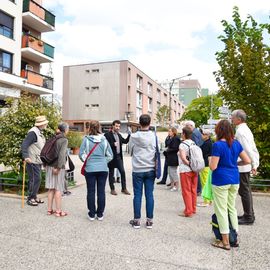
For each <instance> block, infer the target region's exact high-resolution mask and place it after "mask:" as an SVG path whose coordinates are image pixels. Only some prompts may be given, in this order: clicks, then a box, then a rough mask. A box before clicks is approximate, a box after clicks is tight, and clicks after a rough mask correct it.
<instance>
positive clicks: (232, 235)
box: [210, 214, 239, 247]
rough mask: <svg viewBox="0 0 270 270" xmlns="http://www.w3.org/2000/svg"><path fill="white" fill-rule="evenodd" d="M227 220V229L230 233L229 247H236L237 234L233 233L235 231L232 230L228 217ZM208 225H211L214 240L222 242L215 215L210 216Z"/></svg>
mask: <svg viewBox="0 0 270 270" xmlns="http://www.w3.org/2000/svg"><path fill="white" fill-rule="evenodd" d="M228 219H229V229H230V233H229V241H230V246H231V247H238V246H239V244H238V241H237V237H238V235H237V232H236V231H235V229H233V227H232V223H231V221H230V217H229V216H228ZM210 224H212V231H213V233H214V234H215V237H216V239H218V240H222V236H221V233H220V231H219V226H218V221H217V216H216V214H213V215H212V222H210Z"/></svg>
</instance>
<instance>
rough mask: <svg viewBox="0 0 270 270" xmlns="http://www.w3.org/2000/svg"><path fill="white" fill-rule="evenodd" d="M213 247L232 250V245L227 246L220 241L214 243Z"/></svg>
mask: <svg viewBox="0 0 270 270" xmlns="http://www.w3.org/2000/svg"><path fill="white" fill-rule="evenodd" d="M212 246H213V247H216V248H222V249H224V250H230V249H231V246H230V244H227V245H225V244H224V243H223V242H222V241H220V240H216V241H215V242H213V243H212Z"/></svg>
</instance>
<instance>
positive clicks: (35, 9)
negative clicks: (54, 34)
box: [23, 0, 55, 27]
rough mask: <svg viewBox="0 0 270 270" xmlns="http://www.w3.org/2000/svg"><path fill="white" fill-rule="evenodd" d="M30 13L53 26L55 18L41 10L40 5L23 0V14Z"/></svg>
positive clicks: (29, 0)
mask: <svg viewBox="0 0 270 270" xmlns="http://www.w3.org/2000/svg"><path fill="white" fill-rule="evenodd" d="M28 11H30V12H31V13H33V14H35V15H36V16H38V17H39V18H40V19H42V20H44V21H45V22H47V23H48V24H50V25H51V26H53V27H54V26H55V16H54V15H53V14H52V13H51V12H49V11H48V10H46V9H45V8H43V7H42V6H41V5H39V4H38V3H36V2H35V1H33V0H24V1H23V12H28Z"/></svg>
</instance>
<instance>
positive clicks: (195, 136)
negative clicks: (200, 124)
mask: <svg viewBox="0 0 270 270" xmlns="http://www.w3.org/2000/svg"><path fill="white" fill-rule="evenodd" d="M185 127H187V128H190V129H191V130H192V136H191V140H192V141H193V142H195V144H196V145H198V146H199V147H201V146H202V145H203V138H202V134H201V132H200V131H199V130H198V129H197V128H196V127H195V123H194V122H193V121H192V120H188V121H186V122H185ZM201 192H202V185H201V181H200V176H198V185H197V195H198V196H199V195H201Z"/></svg>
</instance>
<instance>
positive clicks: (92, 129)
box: [89, 120, 100, 135]
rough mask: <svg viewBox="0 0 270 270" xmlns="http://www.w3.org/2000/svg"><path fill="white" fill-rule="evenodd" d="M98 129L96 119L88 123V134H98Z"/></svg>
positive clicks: (98, 125)
mask: <svg viewBox="0 0 270 270" xmlns="http://www.w3.org/2000/svg"><path fill="white" fill-rule="evenodd" d="M99 129H100V124H99V122H98V121H96V120H93V121H90V123H89V135H98V134H99V133H100V132H99Z"/></svg>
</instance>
